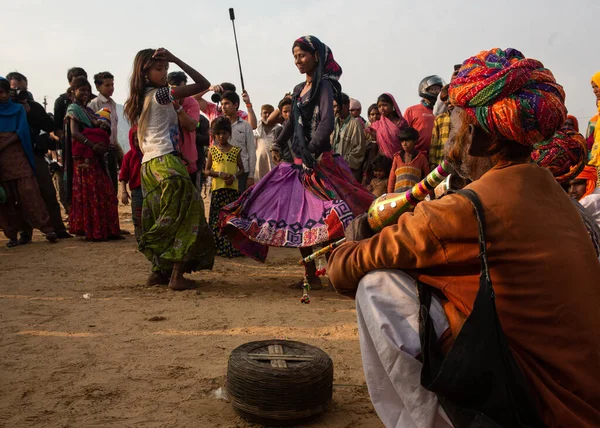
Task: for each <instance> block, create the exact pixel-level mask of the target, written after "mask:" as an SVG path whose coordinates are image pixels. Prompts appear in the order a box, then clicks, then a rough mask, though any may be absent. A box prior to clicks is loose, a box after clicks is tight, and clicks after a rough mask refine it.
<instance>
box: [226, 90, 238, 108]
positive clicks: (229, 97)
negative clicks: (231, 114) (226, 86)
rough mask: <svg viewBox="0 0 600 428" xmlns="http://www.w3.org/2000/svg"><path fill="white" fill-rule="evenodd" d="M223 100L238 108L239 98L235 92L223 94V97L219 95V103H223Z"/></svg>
mask: <svg viewBox="0 0 600 428" xmlns="http://www.w3.org/2000/svg"><path fill="white" fill-rule="evenodd" d="M223 100H229V101H231V102H232V103H233V104H237V105H238V108H239V107H240V97H239V95H238V94H236V93H235V92H232V91H227V92H225V93H224V94H223V95H221V102H223Z"/></svg>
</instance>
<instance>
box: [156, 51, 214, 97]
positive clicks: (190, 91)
mask: <svg viewBox="0 0 600 428" xmlns="http://www.w3.org/2000/svg"><path fill="white" fill-rule="evenodd" d="M154 58H155V59H162V60H165V61H168V62H172V63H174V64H177V66H178V67H179V68H181V69H182V70H183V71H184V72H185V73H186V74H187V75H188V76H190V78H191V79H192V80H193V81H194V83H192V84H191V85H185V86H178V87H176V88H174V89H173V93H172V95H173V98H175V99H177V100H178V99H181V98H187V97H191V96H192V95H196V94H198V93H200V92H202V91H206V90H207V89H209V88H210V82H209V81H208V80H207V79H206V78H205V77H204V76H203V75H202V74H200V73H199V72H197V71H196V70H195V69H194V68H192V67H190V66H189V65H187V64H186V63H185V62H183V61H182V60H181V59H179V58H177V57H176V56H175V55H173V54H172V53H171V52H169V51H168V50H166V49H164V48H159V49H157V50H156V52H155V53H154Z"/></svg>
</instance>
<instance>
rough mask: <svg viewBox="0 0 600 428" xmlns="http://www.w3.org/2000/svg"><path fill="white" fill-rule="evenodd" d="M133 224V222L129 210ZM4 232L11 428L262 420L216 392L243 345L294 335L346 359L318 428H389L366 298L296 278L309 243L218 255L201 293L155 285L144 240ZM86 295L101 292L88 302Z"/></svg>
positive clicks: (0, 271)
mask: <svg viewBox="0 0 600 428" xmlns="http://www.w3.org/2000/svg"><path fill="white" fill-rule="evenodd" d="M120 211H121V225H122V227H123V228H125V229H127V230H133V227H132V226H133V225H132V223H131V219H130V214H129V208H128V207H120ZM5 243H6V239H4V236H2V238H0V426H1V427H11V428H12V427H133V426H135V427H251V426H255V425H253V424H249V423H248V422H246V421H244V420H243V419H241V418H240V417H238V416H237V415H236V414H235V412H234V411H233V409H232V407H231V405H230V404H229V403H228V402H226V401H224V400H222V399H218V398H216V397H215V391H216V390H217V389H218V388H219V387H221V386H223V385H224V382H225V374H226V369H227V360H228V357H229V354H230V353H231V351H232V350H233V349H234V348H236V347H237V346H239V345H241V344H243V343H246V342H250V341H254V340H262V339H270V338H276V337H277V338H281V337H285V338H288V339H290V340H299V341H302V342H306V343H309V344H312V345H315V346H318V347H320V348H321V349H323V350H324V351H325V352H327V353H328V354H329V356H330V357H331V358H332V360H333V362H334V366H335V372H334V373H335V374H334V396H333V402H332V404H331V405H330V406H329V408H328V410H327V411H326V412H325V413H324V414H323V416H322V417H320V418H319V419H317V420H316V421H315V422H314V423H312V424H311V425H310V426H314V427H381V426H382V425H381V423H380V422H379V419H378V418H377V415H376V414H375V413H374V410H373V407H372V405H371V402H370V400H369V396H368V393H367V389H366V386H365V381H364V375H363V369H362V364H361V359H360V350H359V343H358V334H357V326H356V312H355V309H354V302H353V301H352V300H349V299H346V298H344V297H341V296H339V295H336V294H335V293H331V292H327V291H313V292H312V293H311V297H312V302H311V304H310V305H302V304H301V303H300V297H301V294H302V293H301V291H300V290H297V291H295V290H290V289H288V288H287V285H289V284H290V283H292V282H293V281H294V280H297V279H299V278H300V277H301V275H302V269H301V268H300V267H298V266H297V265H296V262H297V260H298V255H299V252H298V251H297V250H291V249H273V250H272V251H271V253H270V255H269V260H268V262H267V263H266V264H265V265H263V264H259V263H257V262H254V261H252V260H249V259H233V260H228V259H223V258H217V260H216V262H215V268H214V270H213V271H212V272H200V273H195V274H193V275H191V278H192V279H194V280H196V281H198V289H196V290H188V291H183V292H171V291H169V290H167V289H164V288H156V287H154V288H147V287H145V286H144V281H145V279H146V276H147V275H148V273H149V266H150V265H149V263H148V262H147V261H146V259H145V258H144V257H143V256H142V255H141V254H140V253H138V252H137V250H136V245H135V239H134V238H133V236H129V237H127V239H126V240H124V241H118V242H106V243H91V242H85V241H84V240H82V239H79V238H76V239H72V240H67V241H61V242H60V243H58V244H55V245H52V244H49V243H47V242H46V241H45V240H44V239H43V237H42V236H41V235H39V234H36V235H35V236H34V242H33V243H32V244H29V245H27V246H23V247H17V248H13V249H7V248H6V246H5ZM84 294H90V295H91V296H88V297H89V298H87V299H85V298H84V297H83V296H84Z"/></svg>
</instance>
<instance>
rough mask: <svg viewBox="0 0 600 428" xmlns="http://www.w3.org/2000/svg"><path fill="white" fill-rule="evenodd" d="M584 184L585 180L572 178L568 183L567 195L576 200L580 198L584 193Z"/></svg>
mask: <svg viewBox="0 0 600 428" xmlns="http://www.w3.org/2000/svg"><path fill="white" fill-rule="evenodd" d="M586 186H587V180H577V179H575V180H572V181H571V182H570V183H569V196H570V197H572V198H573V199H575V200H576V201H578V200H580V199H581V198H583V195H584V194H585V188H586Z"/></svg>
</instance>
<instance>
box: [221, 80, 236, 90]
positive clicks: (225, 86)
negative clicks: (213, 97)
mask: <svg viewBox="0 0 600 428" xmlns="http://www.w3.org/2000/svg"><path fill="white" fill-rule="evenodd" d="M219 86H221V88H223V91H224V92H236V87H235V85H234V84H233V83H229V82H223V83H221V84H220V85H219Z"/></svg>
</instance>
